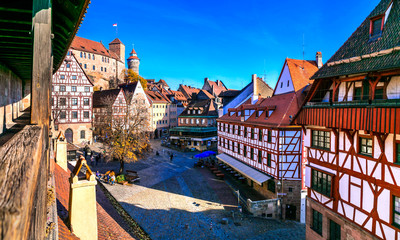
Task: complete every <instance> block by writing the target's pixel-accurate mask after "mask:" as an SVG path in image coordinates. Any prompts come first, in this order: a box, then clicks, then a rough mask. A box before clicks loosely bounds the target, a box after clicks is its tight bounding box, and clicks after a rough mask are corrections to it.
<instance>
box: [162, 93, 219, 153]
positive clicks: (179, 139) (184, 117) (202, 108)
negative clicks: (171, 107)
mask: <svg viewBox="0 0 400 240" xmlns="http://www.w3.org/2000/svg"><path fill="white" fill-rule="evenodd" d="M217 107H218V106H217V104H216V103H215V102H214V97H213V96H212V95H211V94H210V93H209V92H207V91H205V90H201V91H200V92H199V93H198V94H197V95H196V94H195V95H194V96H193V98H192V100H191V102H190V103H189V105H188V106H187V107H186V109H185V110H184V111H183V112H182V113H181V114H180V115H179V117H178V126H177V127H175V128H172V129H171V130H170V141H171V144H172V145H173V146H175V147H178V148H181V149H192V148H194V149H197V150H199V151H204V150H207V149H213V148H216V145H217V128H216V123H217V118H218V111H217Z"/></svg>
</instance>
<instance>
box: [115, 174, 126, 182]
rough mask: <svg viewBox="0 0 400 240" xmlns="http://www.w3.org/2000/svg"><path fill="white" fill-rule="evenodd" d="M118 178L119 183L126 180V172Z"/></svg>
mask: <svg viewBox="0 0 400 240" xmlns="http://www.w3.org/2000/svg"><path fill="white" fill-rule="evenodd" d="M116 180H117V182H118V183H120V182H123V181H125V175H124V174H121V175H118V176H117V178H116Z"/></svg>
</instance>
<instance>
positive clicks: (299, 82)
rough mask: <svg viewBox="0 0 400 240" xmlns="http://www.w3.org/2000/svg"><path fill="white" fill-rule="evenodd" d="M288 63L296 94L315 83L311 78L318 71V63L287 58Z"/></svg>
mask: <svg viewBox="0 0 400 240" xmlns="http://www.w3.org/2000/svg"><path fill="white" fill-rule="evenodd" d="M286 63H287V65H288V67H289V71H290V76H291V77H292V82H293V86H294V91H295V92H297V91H298V90H300V89H302V88H304V87H305V86H307V85H309V84H312V83H313V81H312V80H310V78H311V77H312V75H313V74H314V73H315V72H316V71H317V70H318V67H317V62H316V61H313V60H297V59H291V58H287V59H286Z"/></svg>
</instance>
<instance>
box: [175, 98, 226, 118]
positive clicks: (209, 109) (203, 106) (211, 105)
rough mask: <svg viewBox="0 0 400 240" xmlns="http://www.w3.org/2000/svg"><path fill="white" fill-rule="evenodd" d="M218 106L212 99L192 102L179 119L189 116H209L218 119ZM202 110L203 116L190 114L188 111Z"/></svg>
mask: <svg viewBox="0 0 400 240" xmlns="http://www.w3.org/2000/svg"><path fill="white" fill-rule="evenodd" d="M217 107H218V106H217V104H216V103H215V102H214V101H213V100H212V99H207V100H200V101H192V102H191V103H189V105H188V106H187V107H186V109H185V110H183V112H182V113H181V114H180V115H179V117H189V116H202V117H205V116H208V117H218V111H217ZM193 109H195V110H198V109H200V110H202V112H201V114H197V113H193V112H191V113H190V114H188V110H193Z"/></svg>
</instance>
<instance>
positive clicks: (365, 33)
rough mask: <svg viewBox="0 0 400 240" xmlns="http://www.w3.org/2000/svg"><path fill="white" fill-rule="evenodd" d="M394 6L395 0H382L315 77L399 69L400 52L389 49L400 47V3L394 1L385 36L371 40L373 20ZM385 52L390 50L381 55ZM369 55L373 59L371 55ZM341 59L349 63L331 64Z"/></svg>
mask: <svg viewBox="0 0 400 240" xmlns="http://www.w3.org/2000/svg"><path fill="white" fill-rule="evenodd" d="M390 3H391V0H382V1H381V2H380V3H379V4H378V5H377V6H376V8H375V9H374V10H373V11H372V12H371V14H370V15H369V16H368V17H367V18H366V19H365V20H364V22H363V23H362V24H361V25H360V26H359V27H358V28H357V30H356V31H355V32H354V33H353V34H352V35H351V36H350V38H349V39H348V40H347V41H346V42H345V43H344V44H343V46H342V47H340V48H339V50H338V51H337V52H336V53H335V54H334V55H333V56H332V57H331V59H329V61H328V62H327V63H326V64H325V65H324V66H323V67H322V68H321V69H320V70H319V71H318V72H317V73H316V74H315V75H314V76H313V77H312V78H313V79H321V78H328V77H336V76H342V75H349V74H357V73H367V72H373V71H382V70H390V69H395V68H399V67H400V52H399V51H400V49H397V50H394V51H392V50H389V49H393V48H395V47H399V46H400V34H399V32H400V2H399V1H393V5H392V8H391V10H390V14H389V16H388V18H387V21H386V23H385V25H384V28H383V31H382V36H381V37H380V38H378V39H376V40H372V39H371V40H370V34H369V31H370V18H373V17H376V16H379V15H381V14H384V13H385V12H386V11H387V9H388V8H389V6H390ZM382 50H388V52H389V53H386V54H377V53H378V52H380V51H382ZM369 54H372V55H373V56H368V55H369ZM375 55H376V56H375ZM357 57H358V58H359V59H357ZM352 58H353V61H350V60H349V59H352ZM340 60H345V63H341V64H335V65H331V64H332V63H334V62H337V61H340ZM346 62H347V63H346Z"/></svg>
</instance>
